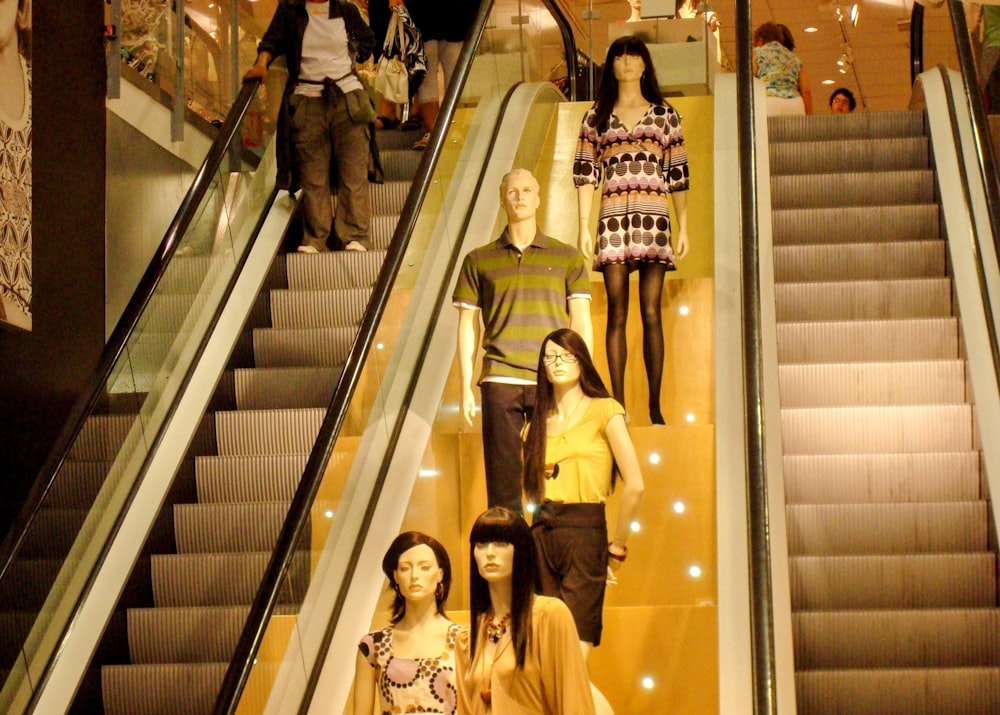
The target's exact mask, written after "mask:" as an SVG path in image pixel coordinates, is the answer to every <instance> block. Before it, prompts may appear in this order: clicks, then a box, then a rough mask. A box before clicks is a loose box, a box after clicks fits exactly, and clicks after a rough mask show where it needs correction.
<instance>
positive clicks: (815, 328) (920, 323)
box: [778, 317, 958, 364]
mask: <svg viewBox="0 0 1000 715" xmlns="http://www.w3.org/2000/svg"><path fill="white" fill-rule="evenodd" d="M956 357H958V320H957V319H956V318H952V317H947V318H920V319H906V320H865V321H857V320H854V321H811V322H784V323H779V324H778V361H779V362H780V363H783V364H784V363H814V362H820V363H835V362H857V361H864V360H872V361H885V360H950V359H953V358H956Z"/></svg>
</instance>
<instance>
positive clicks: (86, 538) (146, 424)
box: [0, 83, 273, 712]
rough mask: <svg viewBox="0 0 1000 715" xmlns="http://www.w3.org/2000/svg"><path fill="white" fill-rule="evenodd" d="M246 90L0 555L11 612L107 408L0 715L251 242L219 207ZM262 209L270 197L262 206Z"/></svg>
mask: <svg viewBox="0 0 1000 715" xmlns="http://www.w3.org/2000/svg"><path fill="white" fill-rule="evenodd" d="M257 85H258V83H252V84H248V85H247V86H245V87H244V88H243V90H242V91H241V92H240V94H239V96H238V97H237V99H236V102H235V103H234V105H233V109H232V111H230V113H229V115H228V116H227V117H226V121H225V122H224V123H223V125H222V127H221V128H220V130H219V136H218V137H217V138H216V140H215V142H214V143H213V144H212V147H211V149H210V150H209V152H208V155H207V156H206V158H205V161H204V162H203V163H202V165H201V167H200V168H199V170H198V172H197V173H196V175H195V178H194V181H193V183H192V185H191V188H190V189H189V191H188V192H187V194H186V196H185V197H184V200H183V201H182V203H181V206H180V208H179V209H178V211H177V213H176V215H175V217H174V219H173V221H172V222H171V224H170V227H169V228H168V229H167V232H166V235H165V236H164V238H163V241H162V242H161V243H160V245H159V247H158V248H157V250H156V253H155V255H154V256H153V259H152V261H151V262H150V264H149V267H148V268H147V270H146V272H145V273H144V275H143V276H142V279H141V280H140V281H139V285H138V287H137V288H136V291H135V293H134V294H133V296H132V299H131V300H130V301H129V303H128V305H127V307H126V308H125V311H124V313H123V314H122V317H121V319H120V320H119V321H118V324H117V326H116V327H115V329H114V331H113V332H112V334H111V337H110V339H109V340H108V343H107V345H106V347H105V349H104V351H103V353H102V355H101V358H100V360H99V363H98V367H97V369H96V370H95V372H94V374H93V375H92V376H91V377H90V378H89V380H88V382H87V384H86V386H85V388H84V389H83V390H82V392H81V397H80V399H79V400H78V401H77V402H76V404H75V405H74V407H73V409H72V411H71V412H70V415H69V418H68V419H67V421H66V425H65V427H64V428H63V430H62V432H61V433H60V435H59V437H58V439H57V440H56V443H55V445H54V446H53V448H52V450H51V451H50V453H49V456H48V457H47V459H46V460H45V462H44V464H43V466H42V469H41V470H40V472H39V475H38V477H37V478H36V480H35V482H34V484H33V486H32V488H31V490H30V492H29V495H28V498H27V499H26V500H25V502H24V504H23V506H22V508H21V510H20V512H19V514H18V516H17V518H16V520H15V522H14V525H13V527H12V529H11V530H10V532H9V533H8V534H7V536H6V538H5V539H4V541H3V544H2V546H0V602H3V603H4V604H8V603H22V602H21V601H19V600H18V599H19V594H18V593H17V589H18V588H19V586H18V585H17V582H16V581H15V579H16V578H17V577H18V575H19V573H21V572H23V571H25V570H26V569H30V568H31V567H30V564H31V563H32V555H31V553H30V548H29V549H28V550H27V551H26V546H28V545H30V544H32V543H37V542H38V541H39V539H42V540H44V539H46V538H48V535H45V534H40V533H39V532H40V531H42V530H43V527H44V522H43V521H41V520H39V515H40V514H41V513H42V511H43V509H44V508H45V507H46V504H47V503H48V501H49V498H50V495H52V494H53V493H54V492H55V491H56V490H57V489H58V488H60V487H61V486H62V485H64V484H65V483H66V482H67V480H69V479H70V475H68V474H67V471H66V470H64V468H65V466H66V465H67V463H68V462H69V461H70V460H71V457H72V454H73V450H74V448H77V446H78V445H79V444H80V443H81V437H83V436H84V435H85V432H86V426H87V424H88V421H89V420H91V419H92V418H94V417H95V416H97V415H101V414H106V413H108V412H109V411H110V412H112V413H114V415H113V416H115V417H118V418H119V419H121V421H122V422H123V423H124V432H123V433H122V434H119V435H118V436H117V439H115V440H114V441H113V442H111V441H110V440H111V438H110V437H108V436H107V435H105V436H104V442H105V445H104V446H105V449H106V451H107V454H108V457H107V459H108V460H109V461H110V465H109V467H108V472H107V474H106V476H105V478H104V481H103V484H102V486H101V487H100V490H99V492H98V493H97V494H91V495H89V499H90V500H91V501H90V502H89V503H87V504H83V505H81V506H82V507H83V508H85V509H87V510H89V511H88V514H87V516H86V520H85V521H84V523H83V525H82V526H81V527H80V529H79V532H78V533H77V537H76V538H75V539H74V540H73V543H72V545H70V546H67V547H66V548H65V550H64V551H63V552H61V557H60V558H59V559H58V560H57V568H54V569H49V570H46V572H45V574H44V575H43V574H40V573H38V572H37V570H35V571H33V572H32V573H31V574H30V579H31V584H32V588H33V589H37V590H38V591H39V592H42V593H44V592H45V591H46V590H47V591H48V596H47V598H46V601H45V607H38V609H37V613H36V614H34V615H33V616H32V617H31V618H30V619H28V620H30V621H31V623H30V625H28V626H26V628H25V629H24V630H23V632H18V633H17V634H10V633H7V634H5V638H6V639H12V638H17V639H19V642H20V643H22V646H21V648H20V649H19V651H18V655H17V657H16V660H15V662H13V663H4V664H3V666H4V667H5V669H6V668H10V671H9V673H10V674H9V676H7V679H6V681H5V683H4V685H3V690H2V691H0V710H3V711H4V712H16V711H19V710H16V709H15V705H14V703H17V704H18V705H17V707H18V708H19V707H20V704H22V703H25V702H27V701H29V700H31V699H32V698H33V697H34V695H35V694H36V693H38V692H39V690H40V688H41V685H42V684H44V682H45V678H46V674H47V672H48V670H49V667H50V665H51V663H52V659H53V657H54V654H56V653H58V652H59V649H60V647H61V645H60V644H61V643H62V640H63V638H65V636H66V633H67V632H68V629H69V628H70V626H71V624H72V623H73V622H74V619H75V617H76V614H77V609H78V608H79V605H80V603H82V602H83V600H84V599H85V597H86V596H87V594H88V591H89V588H90V585H91V584H92V579H93V576H94V574H95V573H96V572H97V570H98V568H99V567H100V565H101V563H102V562H103V559H104V558H105V555H106V554H107V548H108V544H109V542H110V540H111V536H112V535H113V534H114V533H116V532H117V530H118V529H119V528H120V525H121V523H122V520H123V518H124V514H125V513H126V512H127V509H128V505H129V503H130V501H131V498H132V497H131V495H133V494H134V493H135V489H136V488H137V487H138V485H139V484H140V482H141V481H142V478H143V475H144V468H145V465H146V463H147V460H148V458H149V456H150V455H151V454H152V453H153V451H154V450H155V447H156V444H157V441H158V439H159V437H160V431H159V428H160V427H161V426H162V425H163V424H164V423H165V422H166V420H168V419H169V417H170V415H171V412H172V409H173V408H174V406H175V404H176V397H177V395H179V394H180V393H182V392H183V390H184V387H185V384H186V380H187V379H188V376H189V374H190V373H189V370H190V367H191V366H192V365H193V364H194V363H195V362H196V361H197V359H198V356H199V355H200V354H201V352H202V351H203V350H204V349H205V347H206V344H207V340H208V337H209V336H210V335H211V331H212V328H213V327H214V324H215V321H216V320H217V318H218V306H219V305H220V304H221V303H222V302H224V301H225V299H226V297H227V296H228V295H229V293H230V292H231V291H232V289H233V286H234V285H235V279H236V277H237V276H238V275H239V270H240V267H241V262H242V261H243V260H244V258H245V256H246V253H247V251H248V249H249V248H250V247H251V246H252V244H253V237H254V236H255V235H256V230H255V226H254V225H253V221H252V220H251V221H244V222H242V223H240V222H234V221H233V219H234V216H233V215H232V214H231V213H230V211H232V209H233V207H232V206H225V205H224V197H225V195H226V190H225V187H226V185H227V184H228V183H229V182H230V181H231V180H234V179H233V178H232V176H231V175H230V173H229V168H228V166H227V168H226V169H223V163H224V162H226V160H227V159H228V158H229V157H230V156H231V155H232V153H233V152H232V147H234V146H239V145H240V144H241V129H242V126H243V121H244V119H245V117H246V114H247V110H248V109H249V107H250V104H251V102H252V100H253V98H254V95H255V93H256V91H257ZM271 200H273V194H272V195H271V197H270V198H268V199H266V203H269V202H270V201H271ZM223 216H225V217H226V221H228V222H230V224H229V233H228V234H227V240H225V241H224V244H225V245H217V246H216V250H215V251H213V253H212V254H211V255H205V256H201V257H194V259H193V260H194V261H195V262H196V263H197V266H196V268H200V270H196V271H195V274H196V278H194V282H195V284H196V288H195V290H194V292H193V293H189V294H188V295H187V301H188V302H187V303H185V304H183V305H177V304H176V301H175V304H174V306H173V310H168V311H164V310H163V303H164V300H163V295H164V294H165V292H166V291H167V290H169V289H170V286H171V285H174V286H176V285H177V284H179V283H184V282H185V281H187V283H188V284H190V282H191V273H190V271H189V269H190V268H191V266H192V262H191V261H187V262H181V261H177V260H173V259H174V256H175V254H176V253H177V251H178V249H179V248H180V247H181V246H182V245H184V246H192V247H193V246H195V245H197V244H198V242H197V241H196V240H194V238H195V237H196V234H199V233H202V232H211V234H212V235H213V236H218V231H219V225H220V221H221V220H222V217H223ZM181 263H186V265H185V266H183V267H182V266H181V265H180V264H181ZM182 300H183V299H182ZM213 301H214V303H213ZM168 314H169V315H168ZM35 605H39V604H35ZM8 642H10V641H8Z"/></svg>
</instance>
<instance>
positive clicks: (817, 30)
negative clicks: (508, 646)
mask: <svg viewBox="0 0 1000 715" xmlns="http://www.w3.org/2000/svg"><path fill="white" fill-rule="evenodd" d="M802 32H819V28H818V27H812V26H810V27H807V28H805V29H804V30H802Z"/></svg>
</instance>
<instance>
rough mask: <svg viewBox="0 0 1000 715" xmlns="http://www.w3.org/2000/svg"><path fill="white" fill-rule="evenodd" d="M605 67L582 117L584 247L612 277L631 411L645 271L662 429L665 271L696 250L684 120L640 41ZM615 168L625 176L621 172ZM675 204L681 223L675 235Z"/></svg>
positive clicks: (649, 358) (620, 361) (614, 371)
mask: <svg viewBox="0 0 1000 715" xmlns="http://www.w3.org/2000/svg"><path fill="white" fill-rule="evenodd" d="M604 66H605V71H604V73H603V75H602V77H601V85H600V87H599V88H598V94H597V101H596V102H595V103H594V106H593V107H591V108H590V109H589V110H587V113H586V114H585V115H584V118H583V123H582V125H581V128H580V139H579V143H578V144H577V151H576V156H575V160H574V164H573V182H574V184H575V185H576V187H577V199H578V201H577V203H578V208H579V221H580V226H579V246H580V251H581V252H583V254H584V255H585V256H586V255H593V256H594V270H597V271H601V273H602V274H603V276H604V286H605V289H606V291H607V295H608V329H607V335H606V337H605V346H606V349H607V354H608V368H609V369H610V372H611V390H612V393H613V394H614V397H615V399H616V400H618V402H620V403H621V404H623V405H624V404H625V364H626V361H627V358H628V352H627V344H626V335H625V325H626V321H627V319H628V304H629V275H630V274H631V272H632V271H638V272H639V304H640V309H641V313H642V329H643V330H642V332H643V337H642V352H643V361H644V363H645V367H646V377H647V382H648V386H649V420H650V422H651V423H652V424H654V425H656V424H664V419H663V414H662V413H661V411H660V387H661V383H662V377H663V359H664V346H663V325H662V320H661V308H660V300H661V296H662V293H663V280H664V276H665V275H666V272H667V271H673V270H676V269H677V266H676V261H679V260H680V259H682V258H683V257H684V256H685V255H686V254H687V251H688V233H687V198H686V197H687V194H686V191H687V188H688V164H687V151H686V149H685V148H684V134H683V132H682V131H681V118H680V115H679V114H677V112H675V111H674V109H673V107H671V106H670V105H668V104H665V103H664V101H663V97H662V95H661V94H660V90H659V84H658V83H657V80H656V72H655V70H654V68H653V64H652V61H651V60H650V57H649V50H648V49H647V48H646V45H645V44H644V43H643V42H642V40H640V39H638V38H637V37H634V36H627V37H620V38H618V39H617V40H615V41H614V42H612V43H611V47H609V48H608V56H607V60H606V62H605V65H604ZM609 70H610V71H609ZM626 162H627V163H626ZM635 167H638V168H635ZM616 169H617V172H624V173H616ZM599 185H603V188H602V192H601V212H600V214H601V215H600V222H599V225H598V233H597V239H598V242H597V245H596V246H595V244H594V238H593V236H592V234H591V231H590V226H589V222H590V208H591V204H592V202H593V196H594V191H595V190H596V189H597V187H598V186H599ZM668 196H669V197H670V200H671V201H672V203H673V206H674V213H675V216H676V219H677V226H676V232H675V233H674V235H673V236H672V235H671V230H670V229H671V226H670V215H669V207H668V201H667V197H668ZM671 243H672V244H673V245H671ZM627 407H628V406H627V405H626V408H627Z"/></svg>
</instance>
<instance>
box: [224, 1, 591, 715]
mask: <svg viewBox="0 0 1000 715" xmlns="http://www.w3.org/2000/svg"><path fill="white" fill-rule="evenodd" d="M493 4H494V2H493V0H483V2H482V3H481V5H480V7H479V11H478V13H477V15H476V18H475V20H474V22H473V24H472V28H471V30H470V32H469V35H468V37H467V38H466V41H465V43H464V46H463V48H462V52H461V54H460V56H459V60H458V63H457V65H456V68H455V72H454V75H453V78H452V83H451V85H450V86H449V87H448V90H447V92H446V94H445V97H444V100H443V101H442V103H441V107H440V110H439V114H438V119H437V121H436V123H435V126H434V129H433V131H432V132H431V138H430V141H429V143H428V146H427V149H426V150H425V152H424V156H423V158H422V159H421V162H420V165H419V166H418V168H417V173H416V175H415V176H414V179H413V185H412V186H413V188H412V189H411V190H410V193H409V195H408V196H407V199H406V202H405V204H404V206H403V209H402V211H401V213H400V219H399V222H398V224H397V225H396V229H395V231H394V232H393V236H392V241H391V243H390V245H389V249H388V252H387V254H386V257H385V259H384V262H383V264H382V268H381V270H380V272H379V275H378V278H377V279H376V282H375V286H374V288H373V290H372V296H371V298H370V299H369V302H368V306H367V308H366V310H365V314H364V317H363V318H362V320H361V323H360V327H359V330H358V335H357V337H356V338H355V340H354V343H353V344H352V346H351V349H350V352H349V353H348V356H347V359H346V361H345V365H344V369H343V371H342V372H341V375H340V377H339V379H338V381H337V385H336V387H335V389H334V395H333V398H332V399H331V402H330V406H329V408H328V410H327V413H326V416H325V417H324V420H323V423H322V425H321V426H320V429H319V432H318V434H317V437H316V442H315V446H314V448H313V450H312V452H311V453H310V455H309V459H308V461H307V462H306V466H305V469H304V470H303V474H302V478H301V480H300V482H299V486H298V488H297V489H296V492H295V495H294V497H293V499H292V502H291V505H290V506H289V511H288V516H287V518H286V519H285V522H284V525H283V526H282V530H281V533H280V534H279V536H278V539H277V541H276V543H275V548H274V551H273V552H272V555H271V559H270V561H269V562H268V566H267V569H266V571H265V573H264V576H263V579H262V581H261V585H260V588H259V589H258V591H257V594H256V596H255V597H254V602H253V605H252V606H251V608H250V613H249V615H248V618H247V621H246V624H245V626H244V628H243V631H242V633H241V635H240V639H239V642H238V643H237V646H236V649H235V651H234V653H233V657H232V659H231V661H230V664H229V668H228V669H227V671H226V675H225V678H224V679H223V683H222V687H221V689H220V692H219V696H218V698H217V700H216V703H215V708H214V710H213V713H214V715H231V714H232V713H235V712H236V709H237V707H238V705H239V700H240V697H241V696H242V694H243V689H244V688H245V687H246V683H247V680H248V679H249V677H250V672H251V671H252V669H253V665H254V660H255V658H256V656H257V652H258V651H259V650H260V646H261V643H262V642H263V639H264V634H265V631H266V629H267V624H268V622H269V621H270V618H271V616H272V614H273V613H274V610H275V608H276V606H277V604H278V601H279V597H280V593H281V588H282V583H283V582H284V579H285V577H286V575H287V573H288V571H289V569H290V567H291V565H292V561H293V559H294V557H295V554H296V552H297V550H298V549H297V545H298V543H299V541H300V540H301V538H302V537H303V535H304V533H305V529H306V526H307V524H308V523H309V514H310V509H311V508H312V504H313V502H314V501H315V498H316V495H317V493H318V491H319V487H320V483H321V481H322V478H323V475H324V473H325V471H326V465H327V463H328V462H329V459H330V456H331V455H332V454H333V449H334V446H335V444H336V441H337V438H338V436H339V434H340V430H341V427H342V425H343V422H344V420H345V418H346V416H347V411H348V408H349V406H350V403H351V399H352V397H353V395H354V391H355V388H356V386H357V384H358V381H359V379H360V376H361V372H362V369H363V367H364V364H365V361H366V359H367V356H368V353H369V352H370V350H371V347H372V345H373V343H374V341H375V334H376V331H377V330H378V327H379V323H380V321H381V318H382V315H383V314H384V312H385V309H386V306H387V305H388V301H389V297H390V294H391V291H392V288H393V286H394V284H395V280H396V276H397V274H398V272H399V270H400V269H401V268H402V266H403V261H404V258H405V253H406V249H407V247H408V245H409V240H410V236H411V235H412V233H413V229H414V228H415V226H416V223H417V219H418V218H419V213H420V208H421V206H422V204H423V201H424V198H425V196H426V194H427V192H428V190H429V186H430V179H431V175H432V173H433V169H434V166H435V164H436V163H437V159H438V157H439V156H440V153H441V151H442V149H443V146H444V138H445V135H446V133H447V131H448V127H449V126H450V125H451V121H452V118H453V117H454V114H455V111H456V109H457V108H458V102H459V99H460V97H461V92H462V89H463V87H464V84H465V80H466V78H467V77H468V74H469V70H470V68H471V66H472V63H473V60H474V59H475V56H476V52H477V51H478V48H479V43H480V40H481V38H482V35H483V33H484V31H485V29H486V26H487V21H488V20H489V17H490V13H491V11H492V9H493ZM542 4H544V5H545V6H546V8H547V9H548V10H549V11H550V12H551V13H552V14H553V16H554V17H555V18H556V22H557V24H558V25H559V26H560V29H561V34H562V36H563V39H564V41H566V38H567V37H568V38H569V41H570V42H572V30H571V29H569V22H568V21H567V20H566V17H565V15H564V14H563V13H562V11H561V10H560V9H559V8H558V6H557V5H556V2H555V0H542ZM566 52H567V54H566V62H567V71H568V73H569V76H570V77H571V78H575V76H576V68H577V54H576V45H575V43H574V44H572V46H571V47H567V48H566ZM570 88H571V98H575V97H576V94H575V92H576V82H575V79H571V82H570ZM397 438H398V428H397V429H395V430H394V431H393V433H392V435H391V438H390V443H389V445H388V446H387V448H386V451H385V454H386V457H385V459H386V461H388V459H389V458H390V457H391V455H392V453H393V452H394V450H395V447H396V439H397ZM383 481H384V465H383V469H382V470H381V472H380V475H379V481H378V485H377V486H376V489H375V493H374V494H373V496H372V498H371V499H370V501H369V503H368V508H367V511H366V515H365V520H366V525H365V526H364V527H363V529H362V537H361V538H359V539H358V541H357V542H356V543H355V545H354V547H353V549H352V552H351V555H350V559H349V564H348V566H347V573H353V571H354V569H355V568H356V566H357V563H358V561H359V560H360V554H361V548H362V546H363V541H364V533H365V532H366V530H367V524H368V523H370V519H371V515H372V514H373V513H374V508H375V504H376V503H377V498H378V494H379V492H380V489H381V484H382V482H383ZM345 598H346V581H345V589H342V591H341V593H340V594H338V599H337V603H335V604H334V605H333V607H332V612H333V613H334V614H335V615H334V617H333V618H331V623H335V622H336V613H337V612H338V610H339V607H340V606H338V605H337V604H342V603H343V600H344V599H345ZM317 678H318V669H317V668H313V670H312V671H311V672H310V676H309V681H308V684H307V690H306V694H305V696H304V698H303V702H304V703H306V702H308V701H309V700H310V699H311V697H312V693H313V692H314V691H315V687H316V680H317Z"/></svg>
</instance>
